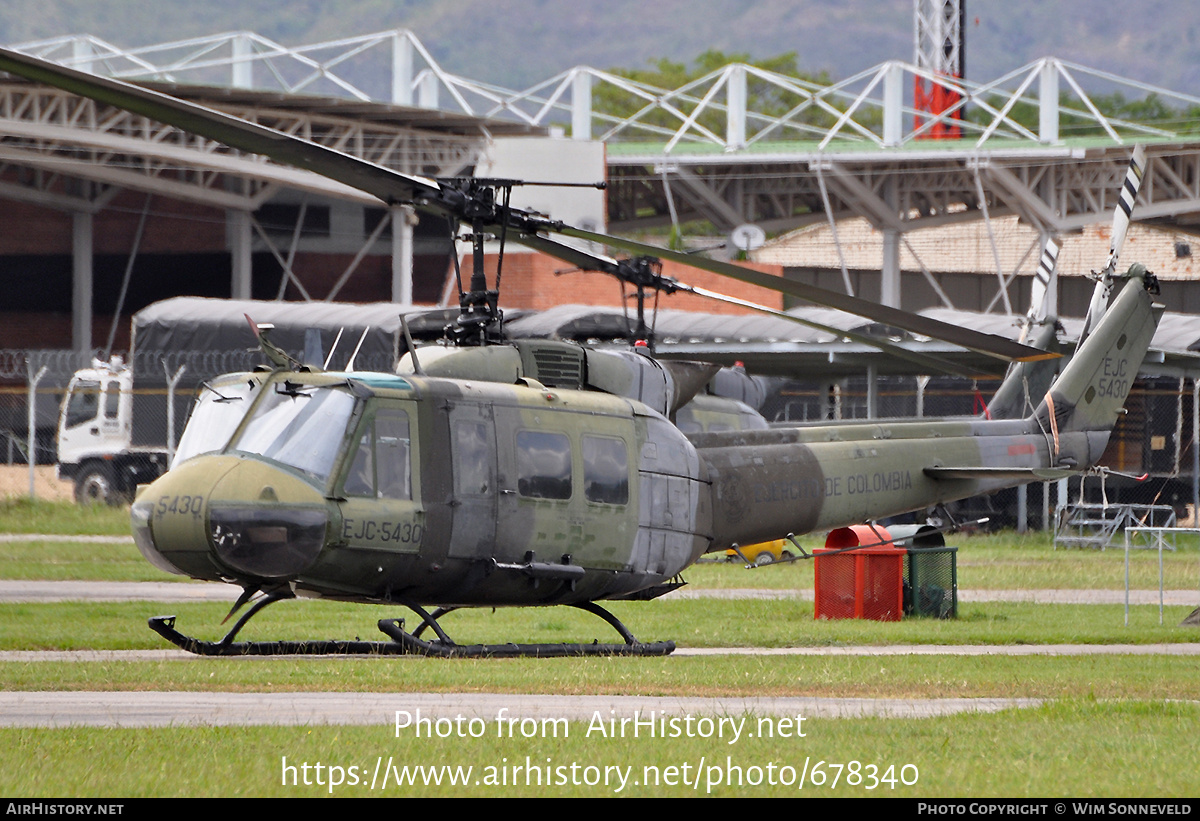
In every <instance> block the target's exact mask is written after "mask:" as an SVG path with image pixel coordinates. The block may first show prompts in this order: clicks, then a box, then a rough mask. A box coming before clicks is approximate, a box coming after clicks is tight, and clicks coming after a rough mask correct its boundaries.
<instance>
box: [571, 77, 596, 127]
mask: <svg viewBox="0 0 1200 821" xmlns="http://www.w3.org/2000/svg"><path fill="white" fill-rule="evenodd" d="M591 138H592V75H590V74H588V73H587V72H586V71H579V72H577V73H576V74H575V76H574V77H572V78H571V139H572V140H590V139H591Z"/></svg>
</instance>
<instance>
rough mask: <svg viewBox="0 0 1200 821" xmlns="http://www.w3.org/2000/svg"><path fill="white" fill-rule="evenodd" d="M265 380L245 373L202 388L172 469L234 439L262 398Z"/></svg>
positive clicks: (206, 384)
mask: <svg viewBox="0 0 1200 821" xmlns="http://www.w3.org/2000/svg"><path fill="white" fill-rule="evenodd" d="M262 381H263V378H262V375H260V374H252V373H241V374H229V375H226V376H221V377H218V378H216V379H214V380H212V381H211V382H205V383H204V384H203V385H201V387H200V395H199V397H197V398H196V405H195V407H193V409H192V415H191V418H189V419H188V423H187V427H185V428H184V429H183V435H182V436H181V437H179V446H178V447H177V448H176V449H175V456H174V458H172V460H171V467H175V465H178V464H179V463H180V462H182V461H184V460H185V459H191V458H192V457H193V456H199V455H200V454H201V453H212V452H213V451H216V450H222V449H223V448H224V447H225V446H226V445H228V444H229V437H231V436H233V432H234V431H235V430H237V427H238V425H239V424H241V421H242V419H243V418H244V417H245V416H246V411H247V410H249V409H250V403H251V402H252V401H253V399H254V397H255V396H257V395H258V393H257V391H258V389H259V388H260V387H261V386H262Z"/></svg>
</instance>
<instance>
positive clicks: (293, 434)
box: [233, 382, 355, 483]
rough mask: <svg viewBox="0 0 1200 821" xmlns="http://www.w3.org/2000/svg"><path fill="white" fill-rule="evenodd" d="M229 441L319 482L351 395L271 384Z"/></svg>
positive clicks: (339, 434) (330, 459)
mask: <svg viewBox="0 0 1200 821" xmlns="http://www.w3.org/2000/svg"><path fill="white" fill-rule="evenodd" d="M268 390H269V391H270V393H269V394H268V395H266V396H264V397H262V399H261V400H260V401H259V403H258V405H257V407H255V409H254V414H253V416H252V417H251V418H250V420H249V421H248V422H247V423H246V427H245V428H244V429H243V430H242V435H241V436H239V437H238V439H237V441H236V442H235V443H234V445H233V449H234V450H237V451H241V452H243V453H256V454H258V455H260V456H265V457H266V458H268V459H273V460H275V461H276V462H282V463H283V464H285V465H289V466H291V467H294V468H296V469H298V470H302V471H304V472H305V473H307V474H309V475H310V476H312V477H313V478H314V479H317V480H318V481H320V482H322V483H323V482H324V481H325V480H326V479H328V478H329V473H330V471H332V470H333V463H334V461H335V460H336V458H337V454H338V449H339V448H340V447H341V444H342V438H343V436H344V435H345V433H346V425H347V424H348V423H349V421H350V415H351V413H352V412H353V410H354V402H355V399H354V397H353V396H351V395H350V394H349V393H348V392H347V391H346V390H345V389H343V388H337V387H315V386H311V385H296V384H293V383H290V382H282V383H276V384H275V385H273V386H272V387H270V388H268Z"/></svg>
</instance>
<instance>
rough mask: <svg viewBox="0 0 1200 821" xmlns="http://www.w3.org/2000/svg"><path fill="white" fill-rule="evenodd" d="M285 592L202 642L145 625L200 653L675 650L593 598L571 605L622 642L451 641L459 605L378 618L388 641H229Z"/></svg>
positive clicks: (453, 654) (158, 619) (169, 627)
mask: <svg viewBox="0 0 1200 821" xmlns="http://www.w3.org/2000/svg"><path fill="white" fill-rule="evenodd" d="M285 598H291V596H290V595H277V596H270V595H268V596H266V597H265V598H263V599H261V600H259V602H258V603H257V604H255V605H254V607H252V608H250V610H249V612H247V613H246V615H244V616H242V618H241V619H239V620H238V622H237V624H235V625H234V626H233V629H232V630H230V631H229V632H228V633H227V634H226V635H225V638H223V639H221V640H220V641H204V640H202V639H197V638H193V637H191V636H185V635H183V634H182V633H180V632H179V631H178V630H176V629H175V617H174V616H155V617H154V618H152V619H150V629H151V630H153V631H154V632H155V633H158V634H159V635H160V636H162V637H163V638H165V639H166V640H167V641H169V642H171V643H172V644H174V645H175V646H176V647H179V648H181V649H183V650H186V651H188V652H189V653H195V654H196V655H200V656H309V655H312V656H334V655H353V656H405V655H419V656H439V657H442V658H525V657H531V658H564V657H570V656H665V655H667V654H669V653H671V652H672V651H673V650H674V649H675V642H673V641H656V642H650V643H645V642H639V641H638V640H637V639H636V638H635V637H634V635H633V634H632V633H630V632H629V629H628V628H627V627H626V626H625V625H624V624H622V623H621V621H620V620H619V619H618V618H617V617H616V616H614V615H613V614H612V613H610V612H608V611H607V610H605V609H604V608H603V607H600V606H599V605H598V604H596V603H595V602H583V603H581V604H573V605H570V606H571V607H577V608H579V609H580V610H584V611H586V612H588V613H591V614H592V615H594V616H598V617H600V618H601V619H604V621H606V622H608V624H609V625H611V626H612V628H613V629H614V630H616V631H617V632H618V633H619V634H620V636H621V638H622V639H624V643H621V644H600V643H599V642H593V643H591V644H455V643H454V642H453V641H452V640H451V639H450V637H449V636H448V635H446V632H445V631H444V630H442V627H441V625H439V624H438V622H437V620H438V619H439V618H441V617H442V616H444V615H446V614H447V613H450V612H453V611H454V610H456V609H458V608H454V607H448V608H439V609H438V610H435V611H434V612H433V614H429V613H427V612H426V611H425V610H424V609H423V608H422V607H420V606H418V605H415V604H409V605H407V607H408V608H409V609H410V610H412V611H413V612H414V613H416V614H417V615H418V616H419V617H420V618H421V624H420V625H419V626H418V627H417V629H416V630H414V631H413V632H411V633H410V632H408V631H406V630H405V629H404V620H403V619H380V620H379V629H380V630H381V631H382V632H383V633H384V634H385V635H386V636H387V637H388V638H390V639H391V641H358V640H355V641H234V637H235V636H236V635H237V634H238V632H239V631H240V630H241V629H242V627H243V626H245V624H246V622H248V621H249V620H250V618H251V617H252V616H254V614H256V613H258V612H259V611H260V610H262V609H263V608H264V607H266V606H267V605H269V604H272V603H274V602H277V601H279V600H280V599H285ZM426 627H429V628H431V629H432V630H433V632H434V634H435V635H436V638H434V639H432V640H426V639H422V638H421V633H423V632H424V630H425V628H426Z"/></svg>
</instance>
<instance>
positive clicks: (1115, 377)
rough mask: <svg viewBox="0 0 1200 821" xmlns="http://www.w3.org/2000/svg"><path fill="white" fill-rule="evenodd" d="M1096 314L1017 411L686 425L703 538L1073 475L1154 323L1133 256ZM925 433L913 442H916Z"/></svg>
mask: <svg viewBox="0 0 1200 821" xmlns="http://www.w3.org/2000/svg"><path fill="white" fill-rule="evenodd" d="M1126 279H1127V280H1128V281H1127V283H1126V285H1125V287H1124V288H1123V289H1122V290H1121V292H1120V293H1119V294H1118V295H1117V296H1116V298H1115V299H1114V300H1113V304H1112V306H1111V307H1110V308H1109V310H1108V313H1107V314H1106V315H1105V317H1104V320H1103V321H1102V323H1101V324H1100V325H1099V326H1098V327H1097V329H1096V331H1095V332H1094V333H1093V334H1092V336H1091V337H1089V339H1088V340H1087V343H1086V344H1085V345H1084V346H1083V347H1082V348H1081V349H1080V351H1079V352H1078V353H1077V354H1076V355H1075V357H1074V358H1073V359H1072V361H1071V363H1070V364H1069V365H1068V366H1067V368H1066V369H1065V370H1064V371H1063V373H1062V376H1061V377H1060V378H1059V379H1058V381H1057V382H1056V383H1055V384H1054V386H1053V387H1052V388H1051V389H1050V390H1049V391H1047V393H1046V395H1045V398H1044V399H1043V400H1042V402H1041V404H1040V405H1039V407H1038V408H1037V410H1036V411H1035V412H1034V413H1032V414H1030V415H1028V416H1027V417H1025V418H1024V419H1006V420H984V419H958V420H946V421H938V420H912V421H903V422H894V421H892V422H880V423H878V424H858V425H844V426H840V425H833V426H821V427H808V428H800V427H797V428H772V429H770V430H758V431H746V432H737V433H713V434H706V435H704V436H697V437H693V439H692V441H693V443H694V444H695V445H696V447H697V450H698V452H699V453H700V455H701V457H702V458H703V459H704V461H705V463H706V465H707V467H708V471H709V476H710V478H711V480H712V488H713V491H712V494H713V530H714V539H713V543H712V545H711V547H710V550H724V549H726V548H728V547H729V546H730V545H731V544H733V543H737V544H750V543H754V542H761V541H767V540H770V539H778V538H783V537H785V536H786V535H787V534H788V533H806V532H810V531H813V530H824V529H829V528H834V527H841V526H844V525H850V524H856V523H861V522H863V521H866V520H870V519H878V518H883V517H886V516H894V515H898V514H901V513H906V512H909V511H913V510H919V509H921V508H924V507H928V506H929V505H934V504H938V503H942V502H949V501H953V500H956V499H962V498H966V497H968V496H974V495H977V494H980V493H987V492H991V491H994V490H1000V489H1003V488H1006V487H1013V486H1015V485H1019V484H1024V483H1026V482H1033V481H1045V480H1050V479H1057V478H1061V477H1063V476H1067V475H1070V474H1071V473H1073V472H1077V471H1080V470H1084V469H1086V468H1088V467H1090V466H1091V465H1093V464H1095V463H1096V462H1097V461H1098V460H1099V458H1100V456H1101V455H1102V454H1103V452H1104V449H1105V446H1106V445H1107V443H1108V438H1109V435H1110V433H1111V432H1112V428H1113V425H1114V424H1115V423H1116V420H1117V418H1118V416H1119V415H1120V413H1121V409H1122V406H1123V405H1124V403H1125V400H1126V397H1127V396H1128V394H1129V390H1130V388H1131V387H1132V383H1133V379H1134V378H1135V377H1136V376H1137V372H1138V369H1139V368H1140V366H1141V364H1142V359H1143V358H1144V356H1145V354H1146V351H1147V349H1148V347H1149V345H1150V340H1151V338H1152V337H1153V335H1154V331H1155V328H1156V327H1157V322H1158V317H1159V316H1160V314H1161V310H1162V309H1161V306H1157V305H1154V304H1153V302H1152V299H1151V297H1150V294H1151V293H1152V292H1154V289H1155V282H1154V279H1153V277H1152V276H1150V275H1149V274H1147V273H1146V271H1145V268H1143V267H1142V266H1140V265H1135V266H1133V267H1132V268H1130V270H1129V273H1128V274H1127V275H1126ZM918 441H919V442H920V443H921V444H919V445H918V444H917V442H918Z"/></svg>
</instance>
